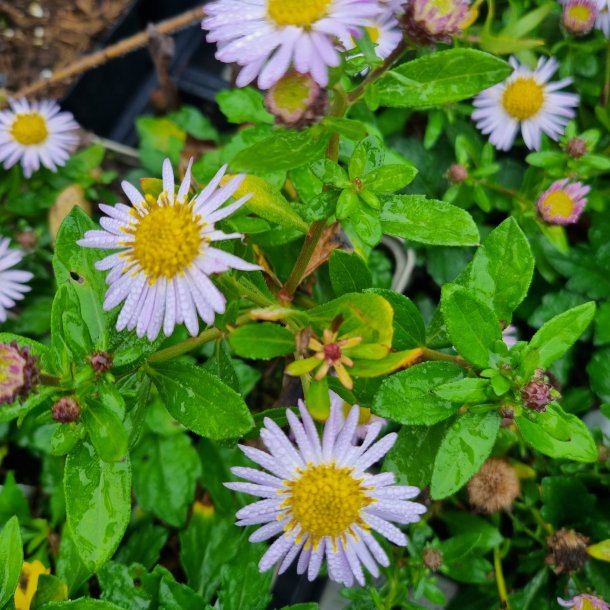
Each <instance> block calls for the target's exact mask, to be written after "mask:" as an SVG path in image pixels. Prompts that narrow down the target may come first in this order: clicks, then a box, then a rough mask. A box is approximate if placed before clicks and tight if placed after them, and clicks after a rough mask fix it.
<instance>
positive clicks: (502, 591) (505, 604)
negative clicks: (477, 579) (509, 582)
mask: <svg viewBox="0 0 610 610" xmlns="http://www.w3.org/2000/svg"><path fill="white" fill-rule="evenodd" d="M494 573H495V575H496V584H497V585H498V595H499V596H500V601H501V602H502V608H504V609H505V610H510V603H509V601H508V593H507V591H506V581H505V580H504V572H503V571H502V559H501V557H500V547H499V546H497V547H495V548H494Z"/></svg>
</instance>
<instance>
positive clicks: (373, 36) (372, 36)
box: [364, 25, 380, 44]
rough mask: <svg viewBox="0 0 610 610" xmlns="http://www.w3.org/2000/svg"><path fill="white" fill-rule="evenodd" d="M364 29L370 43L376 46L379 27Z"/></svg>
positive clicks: (371, 26)
mask: <svg viewBox="0 0 610 610" xmlns="http://www.w3.org/2000/svg"><path fill="white" fill-rule="evenodd" d="M364 29H365V30H366V33H367V34H368V35H369V38H370V39H371V42H372V43H373V44H377V43H378V42H379V36H380V31H379V26H377V25H370V26H369V25H367V26H366V27H365V28H364Z"/></svg>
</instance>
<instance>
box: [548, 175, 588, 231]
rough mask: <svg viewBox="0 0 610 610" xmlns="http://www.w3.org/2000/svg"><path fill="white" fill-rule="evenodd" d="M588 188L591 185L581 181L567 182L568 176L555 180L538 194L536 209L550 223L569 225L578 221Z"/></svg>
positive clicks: (583, 207) (585, 203) (585, 201)
mask: <svg viewBox="0 0 610 610" xmlns="http://www.w3.org/2000/svg"><path fill="white" fill-rule="evenodd" d="M590 190H591V187H589V186H587V185H585V184H583V183H582V182H572V183H569V179H568V178H564V179H563V180H556V181H555V182H553V184H551V186H550V187H549V188H548V189H547V190H546V191H544V193H542V195H540V198H539V199H538V211H539V212H540V215H541V216H542V218H543V219H544V220H545V221H546V222H548V223H550V224H554V225H569V224H573V223H575V222H578V219H579V218H580V215H581V214H582V211H583V210H584V209H585V206H586V205H587V194H588V193H589V191H590Z"/></svg>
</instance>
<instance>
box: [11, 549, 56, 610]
mask: <svg viewBox="0 0 610 610" xmlns="http://www.w3.org/2000/svg"><path fill="white" fill-rule="evenodd" d="M50 573H51V570H50V568H45V567H44V565H43V563H42V562H41V561H39V560H38V559H36V561H33V562H32V563H29V562H28V561H24V562H23V567H22V568H21V576H20V577H19V585H18V586H17V590H16V591H15V608H16V610H30V605H31V603H32V599H33V598H34V594H35V593H36V589H38V577H39V576H40V575H41V574H50Z"/></svg>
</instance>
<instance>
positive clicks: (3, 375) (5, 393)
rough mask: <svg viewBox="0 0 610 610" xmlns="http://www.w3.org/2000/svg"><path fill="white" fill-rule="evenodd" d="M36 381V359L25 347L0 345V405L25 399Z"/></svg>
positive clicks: (37, 374) (37, 377) (7, 344)
mask: <svg viewBox="0 0 610 610" xmlns="http://www.w3.org/2000/svg"><path fill="white" fill-rule="evenodd" d="M38 379H39V371H38V358H37V357H35V356H32V355H31V354H30V350H29V349H28V348H27V347H19V345H17V343H16V342H13V343H0V405H3V404H9V405H10V404H13V403H14V402H15V401H16V400H17V399H19V398H21V399H25V398H27V396H28V395H29V393H30V392H31V390H32V388H33V387H34V386H35V385H36V384H37V383H38Z"/></svg>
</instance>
